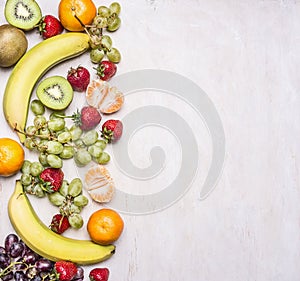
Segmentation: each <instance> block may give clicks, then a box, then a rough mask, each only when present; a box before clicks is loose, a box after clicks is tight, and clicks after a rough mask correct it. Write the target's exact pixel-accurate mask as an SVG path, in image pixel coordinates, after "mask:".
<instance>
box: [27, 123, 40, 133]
mask: <svg viewBox="0 0 300 281" xmlns="http://www.w3.org/2000/svg"><path fill="white" fill-rule="evenodd" d="M37 131H38V130H37V128H36V127H35V126H33V125H31V126H28V127H27V128H26V134H27V135H28V136H34V135H35V134H36V132H37Z"/></svg>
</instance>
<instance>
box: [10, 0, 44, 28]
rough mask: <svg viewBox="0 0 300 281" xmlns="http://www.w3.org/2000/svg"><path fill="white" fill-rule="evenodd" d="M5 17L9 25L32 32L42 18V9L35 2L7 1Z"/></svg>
mask: <svg viewBox="0 0 300 281" xmlns="http://www.w3.org/2000/svg"><path fill="white" fill-rule="evenodd" d="M4 15H5V18H6V20H7V22H8V23H10V24H11V25H13V26H15V27H18V28H20V29H23V30H31V29H33V28H34V27H36V26H37V24H38V23H39V21H40V20H41V18H42V12H41V8H40V6H39V5H38V3H37V2H36V1H34V0H7V1H6V4H5V8H4Z"/></svg>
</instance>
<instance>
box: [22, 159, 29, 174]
mask: <svg viewBox="0 0 300 281" xmlns="http://www.w3.org/2000/svg"><path fill="white" fill-rule="evenodd" d="M30 167H31V162H30V161H29V160H24V162H23V165H22V168H21V172H22V173H23V174H30Z"/></svg>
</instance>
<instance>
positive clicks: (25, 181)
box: [20, 174, 32, 185]
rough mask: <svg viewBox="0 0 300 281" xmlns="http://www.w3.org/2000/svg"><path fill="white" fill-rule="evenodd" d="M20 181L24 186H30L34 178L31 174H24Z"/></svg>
mask: <svg viewBox="0 0 300 281" xmlns="http://www.w3.org/2000/svg"><path fill="white" fill-rule="evenodd" d="M20 180H21V183H22V185H30V184H31V182H32V176H31V175H30V174H22V175H21V179H20Z"/></svg>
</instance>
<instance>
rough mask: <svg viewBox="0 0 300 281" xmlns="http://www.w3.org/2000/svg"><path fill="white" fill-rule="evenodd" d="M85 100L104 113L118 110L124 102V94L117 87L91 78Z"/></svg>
mask: <svg viewBox="0 0 300 281" xmlns="http://www.w3.org/2000/svg"><path fill="white" fill-rule="evenodd" d="M86 101H87V103H88V104H89V105H91V106H94V107H96V108H97V109H99V110H100V112H102V113H104V114H111V113H114V112H116V111H118V110H119V109H120V108H121V107H122V106H123V103H124V95H123V93H122V92H120V91H119V90H118V89H117V87H115V86H110V84H109V83H108V82H106V81H102V80H101V79H97V80H93V81H91V83H90V84H89V85H88V87H87V90H86Z"/></svg>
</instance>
